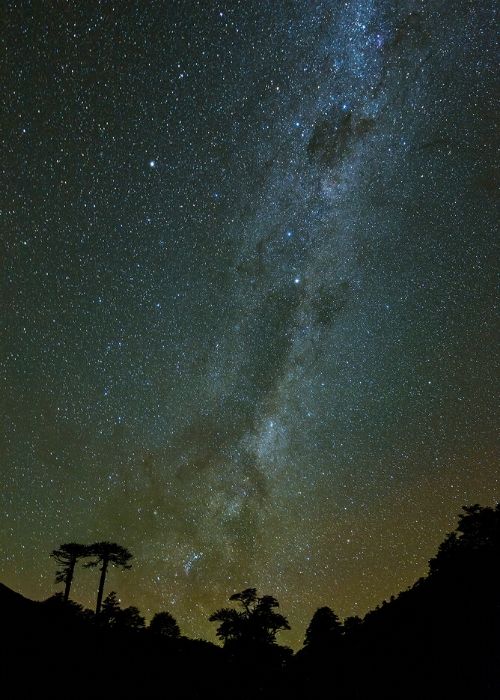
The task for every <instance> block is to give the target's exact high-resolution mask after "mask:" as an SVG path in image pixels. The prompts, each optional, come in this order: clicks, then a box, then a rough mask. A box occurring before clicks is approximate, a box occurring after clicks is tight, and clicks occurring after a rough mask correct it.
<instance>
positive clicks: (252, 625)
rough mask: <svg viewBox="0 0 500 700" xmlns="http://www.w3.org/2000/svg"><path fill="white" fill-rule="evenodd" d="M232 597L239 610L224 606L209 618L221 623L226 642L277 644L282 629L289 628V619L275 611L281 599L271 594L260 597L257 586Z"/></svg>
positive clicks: (219, 628) (223, 637) (218, 633)
mask: <svg viewBox="0 0 500 700" xmlns="http://www.w3.org/2000/svg"><path fill="white" fill-rule="evenodd" d="M229 600H234V601H236V602H237V603H238V605H239V607H240V610H235V609H234V608H221V609H220V610H217V611H216V612H215V613H214V614H213V615H211V616H210V617H209V620H210V622H220V625H219V627H218V629H217V636H218V637H219V638H220V639H222V640H224V643H225V644H231V643H233V644H234V643H241V644H258V645H269V644H274V643H275V641H276V634H277V633H278V632H279V631H280V630H289V629H290V626H289V624H288V620H287V619H286V618H285V617H284V616H283V615H281V614H280V613H277V612H276V608H278V607H279V603H278V601H277V600H276V598H273V597H272V596H270V595H265V596H262V597H261V598H259V597H258V596H257V589H255V588H246V589H245V590H244V591H242V592H241V593H235V594H234V595H232V596H231V597H230V598H229Z"/></svg>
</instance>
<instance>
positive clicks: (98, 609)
mask: <svg viewBox="0 0 500 700" xmlns="http://www.w3.org/2000/svg"><path fill="white" fill-rule="evenodd" d="M107 570H108V560H107V559H104V560H103V562H102V567H101V578H100V579H99V590H98V591H97V604H96V606H95V614H96V615H99V613H100V612H101V603H102V595H103V593H104V581H105V580H106V572H107Z"/></svg>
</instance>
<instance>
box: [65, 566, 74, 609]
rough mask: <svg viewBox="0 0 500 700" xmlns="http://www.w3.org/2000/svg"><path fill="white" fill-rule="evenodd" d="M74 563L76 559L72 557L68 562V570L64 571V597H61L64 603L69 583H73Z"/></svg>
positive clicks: (67, 595) (69, 587) (67, 596)
mask: <svg viewBox="0 0 500 700" xmlns="http://www.w3.org/2000/svg"><path fill="white" fill-rule="evenodd" d="M75 564H76V559H72V560H71V561H70V563H69V566H68V571H67V573H66V581H65V585H64V597H63V600H64V602H65V603H67V602H68V598H69V591H70V589H71V584H72V583H73V574H74V573H75Z"/></svg>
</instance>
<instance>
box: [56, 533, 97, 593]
mask: <svg viewBox="0 0 500 700" xmlns="http://www.w3.org/2000/svg"><path fill="white" fill-rule="evenodd" d="M50 556H51V557H52V558H53V559H55V560H56V562H57V564H58V566H59V568H58V569H57V571H56V583H64V593H63V600H64V602H65V603H66V602H68V598H69V592H70V589H71V584H72V583H73V576H74V573H75V566H76V563H77V562H78V560H79V559H82V558H83V557H87V556H88V548H87V547H86V546H85V545H83V544H77V543H76V542H68V543H67V544H62V545H61V546H60V547H59V549H53V550H52V552H51V553H50Z"/></svg>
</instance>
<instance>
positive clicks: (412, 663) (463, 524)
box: [0, 504, 500, 700]
mask: <svg viewBox="0 0 500 700" xmlns="http://www.w3.org/2000/svg"><path fill="white" fill-rule="evenodd" d="M499 555H500V504H499V505H497V507H496V508H482V507H480V506H477V505H476V506H471V507H468V508H465V509H464V513H463V514H462V515H461V516H460V519H459V524H458V527H457V530H456V531H455V532H453V533H450V534H449V535H448V536H447V537H446V539H445V540H444V542H443V543H442V544H441V546H440V547H439V550H438V552H437V554H436V556H435V557H434V558H433V559H431V561H430V567H429V574H428V576H426V577H425V578H422V579H420V580H419V581H417V582H416V583H415V584H414V585H413V586H412V587H411V588H410V589H408V590H407V591H404V592H402V593H400V594H399V595H398V596H397V597H395V598H394V597H393V598H391V600H390V601H386V602H384V603H383V604H382V605H381V606H379V607H378V608H376V609H375V610H373V611H371V612H369V613H368V614H367V615H366V616H365V618H364V619H363V620H361V619H359V618H348V619H347V620H345V621H344V622H343V623H342V622H340V620H339V619H338V617H337V615H336V614H335V613H334V612H333V611H332V610H330V609H329V608H325V607H323V608H319V609H318V611H317V613H316V614H315V616H314V617H313V620H312V621H311V624H310V625H309V627H308V629H307V632H306V631H305V644H304V647H303V649H301V650H300V651H298V652H297V653H296V654H295V655H293V654H292V652H291V650H289V649H287V648H286V647H282V646H280V645H279V644H277V643H276V640H275V631H276V630H278V629H280V628H286V626H287V624H288V623H287V621H286V618H284V617H283V616H282V615H281V614H279V613H277V612H276V608H277V607H278V605H279V604H278V601H277V600H276V599H274V598H273V597H272V596H262V597H259V596H258V595H257V592H256V589H246V590H245V591H243V592H242V593H239V594H235V595H233V596H231V601H232V602H233V603H234V606H235V607H234V608H224V609H222V610H220V611H217V612H216V613H214V614H213V615H212V619H213V620H214V621H215V622H218V623H220V627H219V636H220V638H221V639H223V640H224V646H223V647H220V646H218V645H215V644H212V643H210V642H206V641H203V640H192V639H187V638H185V637H182V636H181V635H180V632H179V627H178V625H177V623H176V621H175V620H174V618H173V617H172V616H171V615H170V614H169V613H159V614H158V616H156V622H155V624H152V625H151V628H146V627H145V626H144V620H143V618H142V617H141V616H140V615H139V611H137V609H136V608H126V609H125V610H121V609H120V607H119V604H118V601H117V598H116V594H115V593H114V592H112V593H110V594H109V595H108V597H107V598H106V600H105V601H104V604H103V610H102V612H101V613H100V614H99V615H96V614H95V613H93V612H91V611H88V610H84V609H83V608H82V607H81V606H80V605H78V604H77V603H74V602H72V601H67V602H65V601H64V599H63V595H62V594H59V595H56V596H53V597H52V598H49V599H48V600H46V601H43V602H36V601H32V600H29V599H27V598H25V597H24V596H22V595H20V594H19V593H17V592H15V591H13V590H11V589H9V588H8V587H7V586H4V585H3V584H0V615H1V620H2V624H1V641H0V645H1V647H0V653H1V659H2V662H3V663H2V665H3V667H4V669H5V672H4V674H3V685H4V686H5V684H8V683H9V682H10V683H12V684H13V687H14V689H15V692H14V694H12V695H11V697H40V696H45V694H54V693H59V692H60V691H61V688H65V691H64V693H65V695H67V696H68V697H70V698H75V697H84V696H85V697H89V694H90V695H94V696H95V697H103V696H105V695H106V696H109V697H119V696H120V697H121V696H123V697H138V698H153V697H165V698H169V697H171V698H176V699H177V698H179V699H180V700H182V699H183V698H186V700H187V699H189V700H195V699H197V698H200V699H201V698H218V699H220V700H226V699H227V700H229V698H231V699H233V698H238V699H239V698H241V699H242V700H251V699H253V698H256V699H257V698H269V699H271V698H273V699H278V698H280V699H281V698H282V699H283V700H284V699H285V698H297V700H298V698H301V699H304V698H306V699H308V700H309V699H311V700H314V699H316V698H317V699H318V700H319V699H320V698H332V699H334V700H335V699H336V698H339V699H340V700H347V699H349V700H351V699H359V700H362V699H365V698H372V697H373V698H375V697H377V698H378V697H383V698H390V699H392V698H394V700H396V698H397V699H398V700H400V699H402V698H405V699H406V698H408V699H409V700H413V699H414V700H417V698H418V699H419V700H420V699H421V698H475V699H476V698H478V699H483V698H484V699H485V700H498V698H499V697H500V556H499Z"/></svg>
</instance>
